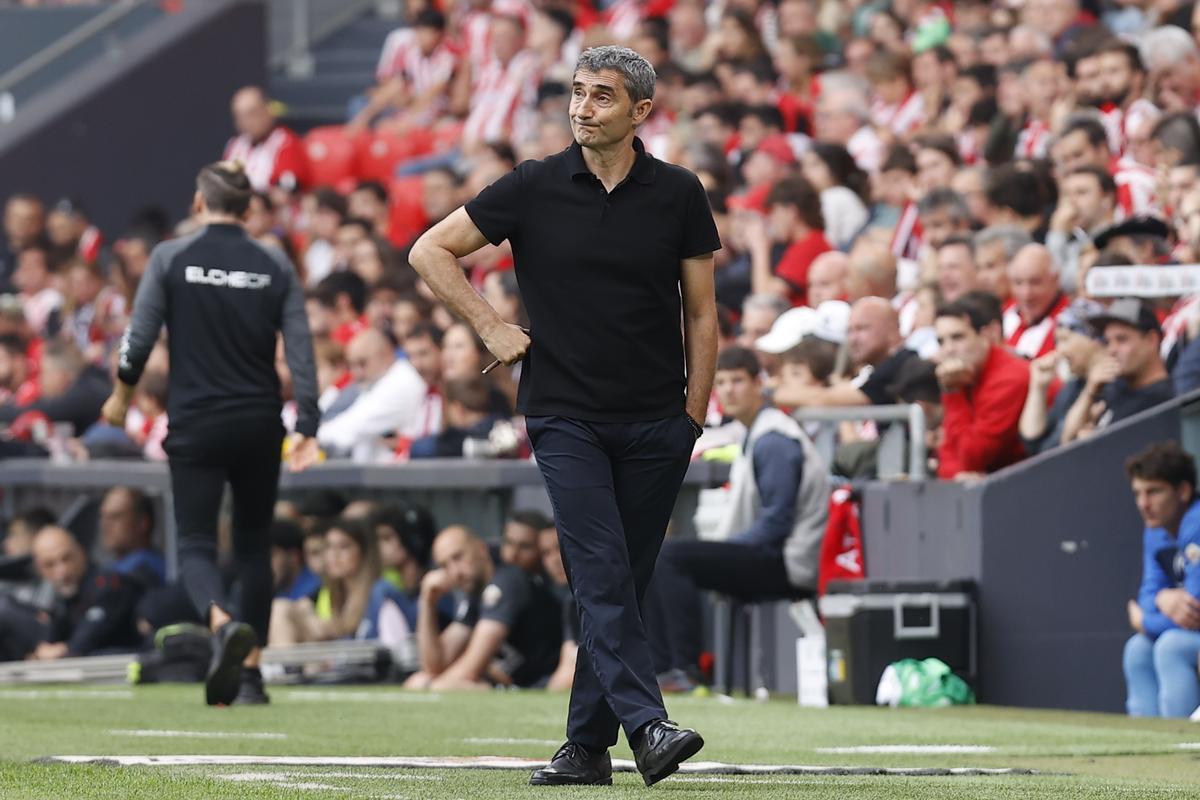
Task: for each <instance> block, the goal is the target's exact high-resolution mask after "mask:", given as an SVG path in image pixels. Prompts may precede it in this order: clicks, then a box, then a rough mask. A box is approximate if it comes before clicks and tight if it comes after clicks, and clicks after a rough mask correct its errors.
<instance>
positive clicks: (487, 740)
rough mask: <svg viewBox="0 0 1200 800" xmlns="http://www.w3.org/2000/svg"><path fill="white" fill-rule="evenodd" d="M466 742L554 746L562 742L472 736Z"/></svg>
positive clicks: (556, 740)
mask: <svg viewBox="0 0 1200 800" xmlns="http://www.w3.org/2000/svg"><path fill="white" fill-rule="evenodd" d="M463 743H464V744H536V745H546V746H552V745H556V744H562V741H561V740H559V739H504V738H471V739H463Z"/></svg>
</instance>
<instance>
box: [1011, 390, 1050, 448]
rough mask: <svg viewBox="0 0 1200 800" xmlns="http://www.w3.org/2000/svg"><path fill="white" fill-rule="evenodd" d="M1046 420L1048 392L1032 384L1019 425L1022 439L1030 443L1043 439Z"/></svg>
mask: <svg viewBox="0 0 1200 800" xmlns="http://www.w3.org/2000/svg"><path fill="white" fill-rule="evenodd" d="M1046 419H1047V414H1046V390H1045V389H1043V388H1040V387H1037V386H1034V385H1033V384H1032V383H1031V384H1030V385H1029V395H1028V396H1027V397H1026V398H1025V406H1024V407H1023V408H1022V409H1021V420H1020V422H1019V423H1018V425H1017V427H1018V428H1019V430H1020V433H1021V437H1022V438H1024V439H1026V440H1029V441H1033V440H1034V439H1038V438H1041V436H1042V435H1043V434H1045V433H1046Z"/></svg>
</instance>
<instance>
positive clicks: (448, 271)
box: [409, 240, 504, 336]
mask: <svg viewBox="0 0 1200 800" xmlns="http://www.w3.org/2000/svg"><path fill="white" fill-rule="evenodd" d="M409 263H410V264H412V267H413V269H415V270H416V271H417V273H418V274H419V275H420V276H421V277H422V278H423V279H424V281H425V283H426V284H428V285H429V288H430V289H431V290H432V291H433V293H434V294H435V295H437V297H438V299H440V300H441V301H442V302H443V303H445V304H446V306H447V307H448V308H449V309H450V311H451V312H452V313H454V314H455V315H456V316H458V318H459V319H462V320H463V321H465V322H466V323H467V324H468V325H470V326H471V327H472V328H474V329H475V331H476V332H477V333H479V334H480V335H481V336H482V335H483V334H484V332H485V331H487V330H489V329H491V328H494V327H496V326H498V325H503V324H504V321H503V320H502V319H501V318H500V315H499V314H497V313H496V310H495V309H494V308H492V307H491V306H490V305H488V303H487V301H486V300H484V299H483V298H482V297H480V295H479V293H478V292H476V291H475V289H474V288H473V287H472V286H471V284H470V282H469V281H467V277H466V275H464V274H463V271H462V267H460V266H459V264H458V259H457V258H456V257H455V255H454V254H453V253H452V252H450V251H449V250H447V249H446V248H444V247H440V246H438V245H436V244H433V243H423V242H421V241H419V240H418V242H417V244H416V245H414V246H413V249H412V252H411V253H410V254H409Z"/></svg>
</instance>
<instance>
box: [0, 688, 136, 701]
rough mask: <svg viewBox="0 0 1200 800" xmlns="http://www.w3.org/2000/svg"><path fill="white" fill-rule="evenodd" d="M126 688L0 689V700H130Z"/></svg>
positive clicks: (129, 692) (130, 695) (131, 695)
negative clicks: (104, 689) (110, 690)
mask: <svg viewBox="0 0 1200 800" xmlns="http://www.w3.org/2000/svg"><path fill="white" fill-rule="evenodd" d="M132 699H133V692H131V691H129V690H128V689H122V690H117V691H114V692H106V691H103V690H99V689H0V700H132Z"/></svg>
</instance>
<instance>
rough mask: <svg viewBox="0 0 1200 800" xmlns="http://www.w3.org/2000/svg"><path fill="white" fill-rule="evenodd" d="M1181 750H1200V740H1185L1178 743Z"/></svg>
mask: <svg viewBox="0 0 1200 800" xmlns="http://www.w3.org/2000/svg"><path fill="white" fill-rule="evenodd" d="M1176 747H1178V748H1179V749H1180V750H1200V742H1184V743H1183V744H1179V745H1176Z"/></svg>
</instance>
